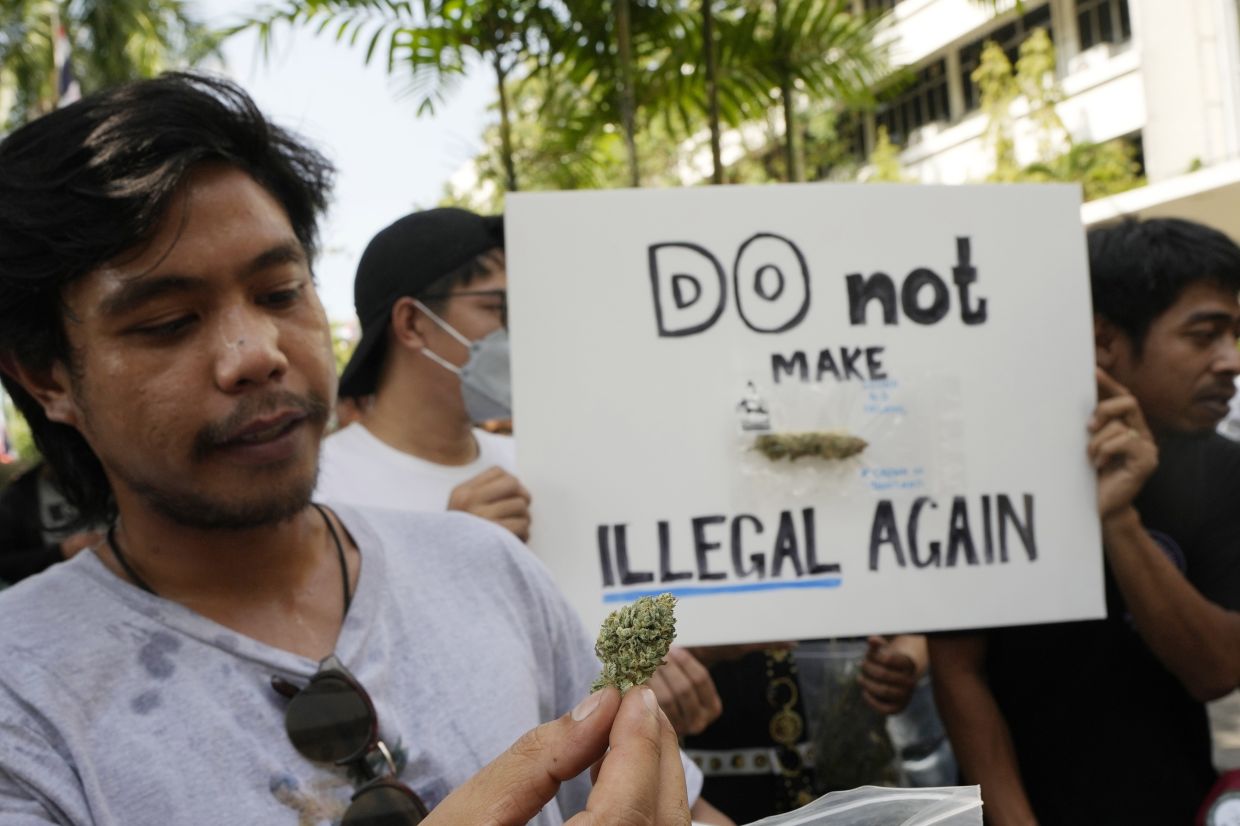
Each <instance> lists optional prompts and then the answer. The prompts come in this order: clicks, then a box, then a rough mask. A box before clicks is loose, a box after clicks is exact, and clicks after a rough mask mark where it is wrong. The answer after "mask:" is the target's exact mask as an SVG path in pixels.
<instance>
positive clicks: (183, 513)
mask: <svg viewBox="0 0 1240 826" xmlns="http://www.w3.org/2000/svg"><path fill="white" fill-rule="evenodd" d="M118 478H119V479H120V480H121V481H122V482H124V484H125V485H126V486H127V487H128V488H129V489H130V490H131V491H133V492H134V493H135V494H137V495H138V496H139V497H141V498H142V499H143V500H144V501H145V502H146V503H147V504H148V505H149V506H150V507H151V509H152V510H154V511H155V512H156V513H159V514H160V515H161V516H163V517H164V518H166V519H168V520H170V521H172V522H174V523H176V524H178V525H183V526H184V527H187V528H194V529H196V530H207V531H210V530H215V531H245V530H252V529H254V528H261V527H264V526H267V525H274V524H276V523H278V522H283V521H285V520H287V519H291V518H292V517H294V516H296V515H297V514H299V513H301V512H302V511H303V510H305V508H306V506H308V505H309V504H310V499H311V496H312V495H313V494H314V487H315V482H316V480H317V478H318V466H317V464H316V466H315V470H314V472H313V473H311V474H309V475H308V477H307V478H305V479H297V480H295V481H294V482H285V483H283V484H280V485H278V486H272V487H270V488H268V489H266V490H265V491H264V495H262V496H261V497H256V498H253V499H250V500H248V501H245V502H225V501H221V500H220V499H218V498H215V497H209V496H206V495H203V494H201V493H198V492H197V491H193V490H172V489H169V488H167V487H156V486H154V485H151V484H149V483H148V482H146V481H145V480H142V479H137V478H126V476H125V475H118Z"/></svg>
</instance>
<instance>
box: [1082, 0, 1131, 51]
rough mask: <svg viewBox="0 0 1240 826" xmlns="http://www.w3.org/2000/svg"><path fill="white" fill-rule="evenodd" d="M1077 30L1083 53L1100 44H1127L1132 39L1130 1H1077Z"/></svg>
mask: <svg viewBox="0 0 1240 826" xmlns="http://www.w3.org/2000/svg"><path fill="white" fill-rule="evenodd" d="M1076 30H1077V32H1078V33H1079V34H1080V36H1081V51H1084V50H1086V49H1088V48H1090V47H1091V46H1096V45H1098V44H1099V43H1126V42H1127V41H1129V40H1131V39H1132V20H1131V19H1129V17H1128V0H1076Z"/></svg>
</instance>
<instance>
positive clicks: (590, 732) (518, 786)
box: [423, 688, 620, 826]
mask: <svg viewBox="0 0 1240 826" xmlns="http://www.w3.org/2000/svg"><path fill="white" fill-rule="evenodd" d="M619 708H620V693H619V692H618V691H616V690H615V689H614V688H605V689H603V690H601V691H596V692H595V693H593V694H591V695H590V696H589V697H587V698H585V699H584V700H582V701H581V702H580V703H579V704H578V705H577V707H576V708H574V709H573V710H572V711H571V712H569V713H568V714H565V715H564V716H563V717H561V718H560V719H558V720H553V721H551V722H550V723H544V724H543V725H541V726H539V727H538V728H535V729H531V730H530V731H528V732H526V733H525V734H523V735H522V736H521V738H520V739H519V740H517V742H515V743H513V744H512V746H511V747H510V748H509V749H508V751H506V752H504V753H503V754H501V755H500V756H499V757H497V758H495V759H494V760H492V761H491V762H490V763H488V764H487V765H486V766H484V767H483V768H482V770H481V771H480V772H478V773H477V774H475V775H474V776H473V777H471V778H470V779H469V780H468V781H466V782H465V784H464V785H462V786H460V787H459V788H457V789H456V791H454V792H452V794H450V795H448V797H447V798H445V799H444V801H443V802H442V803H440V804H439V805H438V806H436V807H435V809H434V811H432V812H431V814H430V817H428V818H427V819H426V820H424V821H423V824H424V826H451V824H460V823H487V824H493V826H525V824H526V823H528V822H529V821H530V820H532V819H533V818H534V816H535V815H537V814H538V812H539V811H540V810H541V809H542V808H543V806H545V805H546V804H547V803H548V802H549V801H550V800H551V799H552V798H553V797H555V794H556V792H557V791H559V788H560V784H561V783H563V782H564V781H566V780H570V779H572V778H574V777H576V776H577V775H579V774H581V772H583V771H584V770H585V769H587V768H588V767H589V766H590V765H591V764H592V763H594V762H595V761H596V760H598V759H599V758H601V757H602V756H603V754H604V752H606V750H607V741H608V736H609V734H610V732H611V725H612V721H613V720H614V719H615V716H616V712H617V710H618V709H619Z"/></svg>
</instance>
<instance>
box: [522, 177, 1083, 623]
mask: <svg viewBox="0 0 1240 826" xmlns="http://www.w3.org/2000/svg"><path fill="white" fill-rule="evenodd" d="M1079 209H1080V195H1079V190H1078V189H1077V188H1076V187H1074V186H1058V185H1042V186H958V187H937V186H898V185H873V184H871V185H864V184H862V185H824V184H810V185H794V186H764V187H738V186H731V187H714V188H711V187H701V188H696V189H682V190H663V191H645V190H625V191H613V192H582V193H528V194H514V195H510V196H509V198H508V203H507V217H506V235H507V251H508V271H509V292H510V299H509V300H510V312H511V318H512V325H511V340H512V349H513V386H514V396H515V398H514V402H515V422H516V430H517V443H518V463H519V467H520V471H521V477H522V480H523V481H524V482H525V484H526V485H527V486H528V487H529V489H530V490H531V491H532V492H533V496H534V505H533V514H534V524H533V534H532V539H531V545H532V547H533V549H534V550H535V552H536V553H538V554H539V555H540V556H541V557H542V558H543V559H544V560H545V561H546V562H547V564H548V565H549V566H550V567H551V569H552V571H553V573H554V575H555V576H556V578H557V580H558V582H559V584H560V586H561V587H562V588H563V590H564V591H565V593H567V594H568V596H569V598H570V599H571V600H572V602H573V604H574V605H575V606H576V607H577V608H578V610H580V612H581V614H582V616H583V618H584V619H585V621H586V622H587V624H588V625H589V626H592V627H593V626H596V625H597V623H598V622H600V621H601V620H602V618H603V617H604V616H605V615H606V614H607V613H608V612H609V611H611V610H613V609H614V608H615V607H617V605H618V604H621V603H623V602H626V601H630V600H632V599H633V598H635V597H636V596H638V595H641V594H644V593H661V592H663V591H671V592H672V593H675V594H676V595H677V596H678V597H679V599H680V604H679V607H678V609H677V617H678V629H679V640H680V641H681V642H683V643H686V644H711V643H726V642H746V641H761V640H777V639H805V638H815V637H827V636H851V635H860V634H873V633H890V632H900V631H928V630H940V629H951V628H969V627H980V626H993V625H1011V624H1018V623H1037V622H1050V621H1060V620H1071V619H1085V618H1096V617H1100V616H1103V614H1104V601H1103V578H1102V554H1101V541H1100V531H1099V525H1098V519H1097V514H1096V511H1095V497H1096V493H1095V484H1094V479H1093V474H1092V472H1091V470H1090V467H1089V465H1088V462H1087V461H1086V457H1085V447H1086V441H1087V434H1086V428H1085V424H1086V420H1087V418H1088V416H1089V413H1090V411H1091V410H1092V408H1093V405H1094V399H1095V393H1094V379H1093V370H1094V368H1093V335H1092V314H1091V308H1090V294H1089V278H1088V269H1087V263H1086V255H1085V245H1084V233H1083V230H1082V227H1081V222H1080V217H1079ZM763 427H765V428H766V429H765V430H763V429H762V428H763ZM791 434H814V435H813V436H811V437H810V438H809V439H808V441H809V447H810V448H814V449H817V448H818V447H819V446H820V445H822V444H824V443H826V442H830V446H829V447H828V448H826V450H827V452H843V453H848V452H849V449H847V448H848V446H849V445H853V446H859V443H858V442H856V441H852V440H851V437H855V438H856V439H860V440H863V441H864V442H865V447H864V449H863V450H861V452H860V453H856V454H855V455H851V456H847V457H844V458H820V457H818V456H807V457H802V458H797V459H795V460H790V459H788V458H782V459H771V458H768V457H767V455H766V454H765V453H764V452H763V451H761V450H759V449H758V446H759V445H760V444H765V442H759V439H760V438H761V437H763V436H767V437H771V436H775V437H777V444H779V445H788V444H789V440H788V438H787V437H788V436H789V435H791ZM822 434H832V435H831V438H830V439H827V437H825V436H823V435H822ZM841 437H850V438H841ZM841 445H842V446H844V447H845V449H844V450H842V451H840V450H836V449H837V448H839V447H840V446H841ZM854 449H855V447H854Z"/></svg>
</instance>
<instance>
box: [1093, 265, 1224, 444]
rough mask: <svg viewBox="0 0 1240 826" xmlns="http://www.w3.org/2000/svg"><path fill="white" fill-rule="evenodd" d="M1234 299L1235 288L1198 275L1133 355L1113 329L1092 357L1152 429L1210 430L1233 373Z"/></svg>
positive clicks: (1217, 418)
mask: <svg viewBox="0 0 1240 826" xmlns="http://www.w3.org/2000/svg"><path fill="white" fill-rule="evenodd" d="M1238 333H1240V305H1238V304H1237V301H1236V294H1235V293H1233V292H1230V291H1229V290H1227V289H1225V288H1223V287H1221V286H1218V285H1216V284H1213V283H1210V282H1207V281H1199V282H1196V283H1194V284H1192V285H1191V286H1189V287H1188V288H1186V289H1185V290H1184V291H1183V292H1182V293H1181V294H1180V296H1179V298H1178V299H1176V301H1175V303H1174V304H1172V305H1171V306H1170V307H1169V308H1168V309H1167V310H1166V311H1165V312H1163V313H1162V314H1161V315H1159V316H1158V317H1157V318H1155V319H1154V322H1153V323H1152V324H1151V325H1150V328H1149V332H1148V333H1147V334H1146V337H1145V345H1144V347H1143V348H1142V350H1141V354H1140V356H1138V355H1136V348H1135V347H1134V346H1133V342H1132V341H1131V339H1129V338H1128V337H1127V336H1125V335H1123V334H1118V335H1117V336H1116V337H1115V340H1114V342H1113V343H1112V345H1111V346H1110V347H1108V348H1104V350H1100V352H1099V363H1100V364H1101V366H1102V367H1103V368H1104V369H1106V370H1107V371H1108V372H1110V373H1111V375H1112V376H1114V377H1115V379H1116V380H1117V381H1119V382H1120V383H1121V384H1123V385H1124V386H1126V387H1127V388H1128V389H1129V390H1130V391H1132V394H1133V395H1134V396H1136V398H1137V401H1138V402H1140V404H1141V410H1142V412H1143V413H1144V414H1145V418H1146V420H1147V421H1148V422H1149V424H1150V426H1151V427H1152V428H1153V429H1154V430H1156V431H1164V432H1168V431H1170V432H1194V431H1206V430H1210V429H1212V428H1213V427H1214V426H1215V425H1217V424H1218V423H1219V422H1220V421H1222V419H1223V417H1224V416H1226V415H1227V402H1228V400H1229V399H1230V398H1231V396H1232V394H1233V393H1234V392H1235V379H1236V375H1237V373H1240V352H1238V351H1237V349H1236V337H1237V334H1238Z"/></svg>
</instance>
